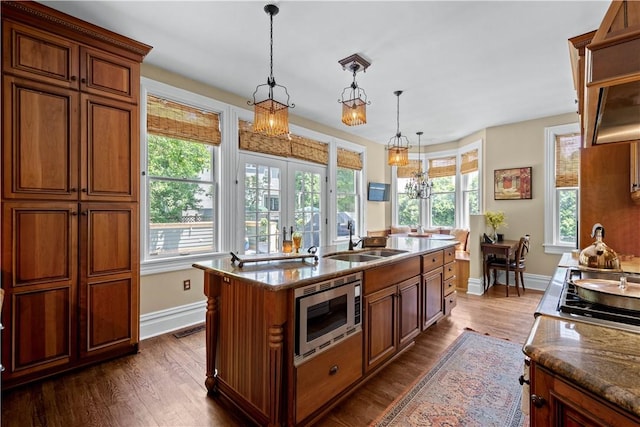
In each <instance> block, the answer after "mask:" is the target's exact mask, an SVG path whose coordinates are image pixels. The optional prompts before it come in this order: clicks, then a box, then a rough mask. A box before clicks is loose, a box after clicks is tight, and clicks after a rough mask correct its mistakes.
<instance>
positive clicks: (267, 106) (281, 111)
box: [247, 4, 295, 136]
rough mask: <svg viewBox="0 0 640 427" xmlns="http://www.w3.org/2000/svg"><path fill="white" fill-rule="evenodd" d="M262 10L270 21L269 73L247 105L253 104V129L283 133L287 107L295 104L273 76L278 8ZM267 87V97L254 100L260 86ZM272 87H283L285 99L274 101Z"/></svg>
mask: <svg viewBox="0 0 640 427" xmlns="http://www.w3.org/2000/svg"><path fill="white" fill-rule="evenodd" d="M264 11H265V12H266V13H267V14H268V15H269V20H270V22H271V32H270V45H269V47H270V74H269V77H268V78H267V83H266V84H262V85H258V86H256V90H255V92H253V101H247V104H248V105H253V106H254V115H253V130H254V131H255V132H258V133H263V134H266V135H270V136H276V135H284V134H288V133H289V107H291V108H294V107H295V104H289V92H288V91H287V88H286V87H284V86H282V85H279V84H276V79H275V78H274V77H273V16H274V15H277V14H278V12H279V11H280V9H278V6H276V5H275V4H268V5H266V6H265V7H264ZM264 87H267V88H268V89H267V92H268V95H267V98H266V99H265V100H264V101H260V102H256V94H257V93H258V91H259V90H260V89H261V88H264ZM274 88H282V89H284V95H286V97H287V100H286V101H284V102H280V101H276V100H275V99H274V97H273V91H274Z"/></svg>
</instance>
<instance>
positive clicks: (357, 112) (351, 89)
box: [338, 53, 371, 126]
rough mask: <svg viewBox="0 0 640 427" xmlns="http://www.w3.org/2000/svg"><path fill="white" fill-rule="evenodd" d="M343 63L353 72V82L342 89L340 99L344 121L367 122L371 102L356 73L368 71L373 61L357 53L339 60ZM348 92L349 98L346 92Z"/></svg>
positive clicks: (343, 65)
mask: <svg viewBox="0 0 640 427" xmlns="http://www.w3.org/2000/svg"><path fill="white" fill-rule="evenodd" d="M338 62H339V63H340V65H342V69H343V70H346V69H347V68H348V69H349V70H351V72H353V83H351V86H347V87H345V88H344V89H343V90H342V96H341V99H339V100H338V102H340V103H341V104H342V123H344V124H345V125H347V126H358V125H363V124H365V123H367V105H369V104H371V102H370V101H369V102H368V101H367V94H366V92H365V91H364V89H362V88H361V87H358V83H357V82H356V73H357V72H359V71H367V68H368V67H369V65H371V63H370V62H369V61H366V60H365V59H364V58H362V57H361V56H360V55H358V54H357V53H354V54H353V55H351V56H348V57H346V58H344V59H341V60H340V61H338ZM347 92H348V95H347V99H345V93H347Z"/></svg>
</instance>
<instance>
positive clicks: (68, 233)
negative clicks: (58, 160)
mask: <svg viewBox="0 0 640 427" xmlns="http://www.w3.org/2000/svg"><path fill="white" fill-rule="evenodd" d="M76 206H77V204H75V203H56V204H55V206H53V205H52V204H51V203H26V202H5V203H4V204H3V209H2V234H3V241H2V254H3V256H2V286H3V288H4V290H5V303H4V307H3V310H2V317H3V322H2V323H3V324H5V325H11V328H7V329H6V330H5V331H4V332H3V334H2V335H3V337H2V339H3V347H4V348H5V349H9V350H7V351H5V352H4V354H3V355H2V364H3V365H4V366H5V368H6V369H7V371H5V372H4V373H3V374H2V375H3V379H4V380H5V384H9V383H11V382H12V381H13V380H15V379H18V378H20V377H23V376H25V375H29V374H34V373H37V372H41V371H44V370H47V369H52V368H55V367H56V366H59V365H64V364H68V363H69V362H70V361H72V359H73V358H74V354H75V345H76V341H75V339H73V338H72V335H71V334H72V333H74V332H72V331H75V328H76V317H75V313H76V304H75V301H76V288H77V282H76V280H77V270H76V268H75V262H76V256H77V250H76V248H77V232H76V230H77V224H78V221H77V216H76V214H77V212H76Z"/></svg>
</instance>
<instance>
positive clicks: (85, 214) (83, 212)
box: [81, 211, 89, 216]
mask: <svg viewBox="0 0 640 427" xmlns="http://www.w3.org/2000/svg"><path fill="white" fill-rule="evenodd" d="M81 215H84V216H87V215H89V212H87V211H82V213H81Z"/></svg>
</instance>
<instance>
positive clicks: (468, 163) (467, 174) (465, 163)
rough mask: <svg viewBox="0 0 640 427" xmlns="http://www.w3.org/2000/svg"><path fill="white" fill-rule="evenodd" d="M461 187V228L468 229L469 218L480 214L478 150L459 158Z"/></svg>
mask: <svg viewBox="0 0 640 427" xmlns="http://www.w3.org/2000/svg"><path fill="white" fill-rule="evenodd" d="M460 158H461V162H460V176H461V187H462V218H461V224H460V225H461V226H462V228H469V216H470V215H477V214H478V213H480V189H479V187H478V178H479V177H478V149H477V148H476V149H474V150H470V151H466V152H464V153H462V155H461V156H460Z"/></svg>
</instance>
